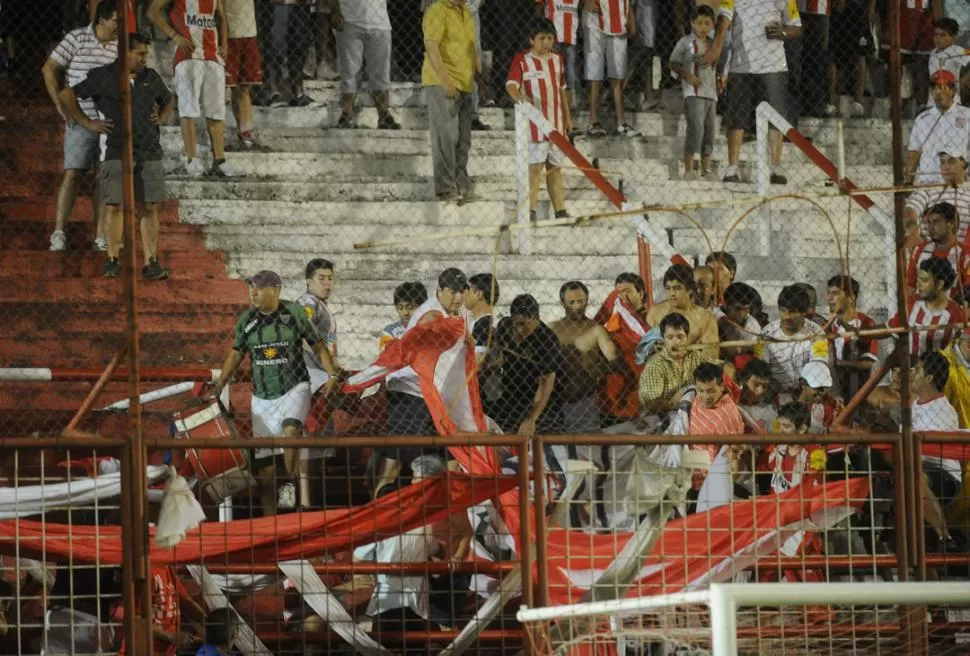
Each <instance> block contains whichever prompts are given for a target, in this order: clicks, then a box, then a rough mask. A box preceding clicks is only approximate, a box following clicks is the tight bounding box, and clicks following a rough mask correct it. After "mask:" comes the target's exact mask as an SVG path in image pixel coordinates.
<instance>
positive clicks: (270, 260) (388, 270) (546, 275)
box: [229, 250, 664, 304]
mask: <svg viewBox="0 0 970 656" xmlns="http://www.w3.org/2000/svg"><path fill="white" fill-rule="evenodd" d="M308 259H309V257H308V255H306V254H303V253H297V252H294V251H275V252H274V251H265V250H252V251H238V252H235V253H231V254H229V268H230V275H231V276H237V277H243V276H245V275H246V274H247V273H248V272H251V271H259V270H261V269H270V270H273V271H276V272H278V273H279V274H280V275H281V276H282V277H283V278H284V284H286V287H287V291H288V292H289V293H290V294H291V295H292V296H293V297H294V298H295V297H296V296H297V295H298V293H302V292H303V287H304V281H303V280H302V273H301V272H302V271H303V267H304V266H305V265H306V263H307V261H308ZM334 264H335V266H336V276H337V296H336V298H337V299H338V301H339V298H340V296H341V293H342V292H341V289H342V288H343V284H344V281H348V280H353V281H360V282H365V281H366V283H367V284H369V285H377V286H378V287H379V288H380V289H382V290H383V292H382V293H383V294H384V296H383V297H382V299H383V300H380V301H379V303H380V304H385V303H386V304H390V302H391V292H392V291H393V289H394V287H396V286H397V285H398V284H399V283H400V282H403V281H404V280H420V281H422V282H424V283H425V285H426V286H427V287H428V292H429V293H433V292H434V287H435V285H436V281H437V277H438V274H439V273H441V271H442V270H444V269H446V268H448V267H451V266H454V267H458V268H460V269H461V270H462V271H464V272H465V273H466V274H468V275H474V274H476V273H483V272H486V273H487V272H491V271H492V269H493V258H492V257H491V256H490V255H488V254H485V253H471V254H464V253H445V254H440V255H432V254H429V255H426V256H423V257H420V258H411V259H409V260H407V261H406V262H405V263H403V264H404V266H402V260H401V256H400V255H399V254H397V253H387V252H383V253H382V252H379V251H360V252H359V253H357V254H355V255H353V256H351V257H343V258H334ZM663 266H664V260H663V259H662V258H660V257H655V258H654V268H655V270H656V269H657V267H663ZM494 267H495V270H496V273H497V276H498V279H499V282H500V284H501V282H502V281H503V280H506V279H508V280H541V279H548V280H559V279H560V278H562V277H564V276H565V275H572V276H573V277H575V278H578V279H580V280H587V279H608V280H613V279H614V278H615V277H616V275H617V274H619V273H621V272H623V271H633V270H636V261H635V260H631V259H630V258H629V257H628V256H626V255H598V256H595V257H590V256H588V255H585V254H577V253H570V254H566V255H544V254H537V255H530V256H521V255H505V254H503V255H499V256H498V257H497V258H494ZM502 293H503V294H504V292H502ZM557 293H558V292H557Z"/></svg>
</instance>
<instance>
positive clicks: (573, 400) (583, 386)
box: [549, 280, 619, 433]
mask: <svg viewBox="0 0 970 656" xmlns="http://www.w3.org/2000/svg"><path fill="white" fill-rule="evenodd" d="M559 300H560V302H561V303H562V308H563V311H564V312H565V315H566V316H565V317H563V318H562V319H559V320H558V321H553V322H552V323H550V324H549V327H550V328H552V330H553V332H554V333H556V337H558V338H559V343H560V344H561V345H562V356H563V358H562V373H563V380H562V396H563V428H564V432H566V433H589V432H592V431H596V430H599V428H600V413H599V407H598V406H597V404H596V388H597V387H599V384H600V381H601V379H602V378H603V375H604V374H605V373H606V372H607V371H609V370H610V369H611V368H612V367H613V366H615V364H616V363H617V362H619V359H618V358H619V354H618V353H617V350H616V344H614V343H613V340H612V339H610V334H609V333H608V332H606V328H604V327H603V326H601V325H599V324H598V323H596V322H595V321H594V320H592V319H590V318H588V317H587V316H586V306H587V304H588V303H589V289H587V288H586V285H584V284H583V283H581V282H579V281H578V280H573V281H570V282H567V283H566V284H564V285H563V286H562V287H561V288H560V289H559Z"/></svg>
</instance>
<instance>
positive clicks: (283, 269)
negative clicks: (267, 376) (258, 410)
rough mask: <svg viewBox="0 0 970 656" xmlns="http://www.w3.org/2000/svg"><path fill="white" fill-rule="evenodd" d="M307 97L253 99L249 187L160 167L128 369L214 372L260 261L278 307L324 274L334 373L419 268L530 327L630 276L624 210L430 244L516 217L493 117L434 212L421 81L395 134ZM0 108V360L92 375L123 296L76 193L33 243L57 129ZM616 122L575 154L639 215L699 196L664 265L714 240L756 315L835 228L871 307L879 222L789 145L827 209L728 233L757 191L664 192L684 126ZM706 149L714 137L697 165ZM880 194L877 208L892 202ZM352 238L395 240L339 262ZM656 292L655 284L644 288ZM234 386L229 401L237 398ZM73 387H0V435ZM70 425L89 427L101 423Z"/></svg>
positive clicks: (576, 197) (574, 195)
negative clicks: (526, 312)
mask: <svg viewBox="0 0 970 656" xmlns="http://www.w3.org/2000/svg"><path fill="white" fill-rule="evenodd" d="M309 90H310V93H311V95H313V96H314V97H316V98H317V99H318V100H321V101H323V103H324V106H323V107H320V108H315V109H311V108H305V109H290V108H283V109H268V108H257V111H256V121H255V122H256V125H257V129H258V131H259V136H260V138H261V140H262V141H263V142H264V143H266V144H267V145H268V146H270V147H271V148H272V149H273V151H274V152H272V153H267V154H253V153H232V154H231V155H230V161H231V162H232V164H233V165H234V166H236V167H237V168H239V169H240V170H241V171H243V172H244V173H245V174H246V177H243V178H239V179H234V180H217V179H210V178H203V179H193V178H188V177H184V176H179V175H178V174H173V175H172V176H171V178H170V180H169V188H170V191H171V194H172V197H173V199H176V200H173V201H172V202H170V203H166V204H165V207H164V210H163V227H162V236H161V259H162V261H163V263H164V264H165V265H166V266H168V267H169V268H170V269H171V271H172V279H171V280H169V281H167V282H163V283H155V284H146V285H144V286H142V288H141V293H142V299H143V302H142V303H141V306H140V310H141V312H142V318H141V328H142V330H143V331H144V335H143V338H142V345H143V351H144V359H143V364H144V365H146V366H156V367H176V366H204V367H218V366H219V365H220V363H221V360H222V357H223V355H224V353H225V350H226V348H227V347H228V345H229V340H230V333H231V328H232V325H233V321H234V319H235V317H236V316H237V314H238V312H239V311H240V310H241V309H242V307H244V306H245V304H246V294H245V289H244V286H243V285H242V283H241V282H240V279H241V278H243V277H244V276H245V275H247V274H250V273H252V272H254V271H256V270H259V269H263V268H269V269H274V270H276V271H278V272H279V273H280V274H281V275H282V276H283V278H284V281H285V290H284V295H285V296H287V297H290V298H294V297H295V296H297V295H298V294H299V293H301V292H302V290H303V284H304V283H303V280H302V277H303V276H302V271H303V266H304V265H305V263H306V262H307V261H308V260H309V259H310V258H312V257H320V256H322V257H327V258H329V259H332V260H333V261H334V262H335V263H336V267H337V280H338V282H337V288H336V293H335V295H334V298H333V308H334V311H335V314H336V317H337V321H338V325H339V330H340V353H341V359H342V361H343V363H344V365H345V366H350V367H359V366H362V365H364V364H366V363H368V362H369V361H370V360H372V359H373V357H374V356H375V355H376V353H377V340H376V335H377V333H378V332H379V330H380V329H381V328H382V327H383V326H384V325H386V324H387V323H390V322H391V321H393V320H395V319H396V317H395V315H394V312H393V309H392V308H391V293H392V291H393V289H394V287H395V286H396V285H397V284H398V283H400V282H401V281H404V280H421V281H423V282H425V284H426V285H427V286H428V288H429V291H430V292H431V293H433V291H434V286H435V285H434V281H435V279H436V276H437V273H438V272H439V271H440V270H441V269H443V268H445V267H447V266H458V267H461V268H462V269H463V270H465V271H466V272H467V273H468V274H469V275H470V274H473V273H478V272H491V271H494V272H495V273H496V275H497V276H498V279H499V281H500V284H501V292H502V299H501V302H500V304H499V305H500V309H503V310H504V308H505V306H506V305H507V303H508V302H509V301H511V299H512V298H513V297H514V296H515V295H516V294H519V293H524V292H529V293H532V294H533V295H534V296H536V298H537V299H538V300H539V302H540V304H541V306H542V311H543V317H544V318H546V319H552V318H555V317H556V316H558V315H559V309H558V289H559V286H560V285H561V284H562V282H564V281H565V280H567V279H580V280H583V281H585V282H586V283H587V284H588V285H589V286H590V289H591V291H592V298H591V301H590V306H591V309H595V307H596V306H597V305H598V304H599V303H600V302H601V301H602V299H603V298H604V296H605V295H606V293H607V292H608V291H609V289H610V288H611V287H612V281H613V279H614V277H615V276H616V274H618V273H619V272H621V271H635V270H636V269H637V260H636V252H637V251H636V231H635V229H634V227H633V225H632V223H631V221H630V220H629V219H625V218H624V219H618V220H612V221H603V222H598V223H595V224H593V225H591V226H587V227H581V228H562V227H560V228H547V229H542V230H536V231H532V232H531V233H529V234H528V235H527V237H525V240H526V241H527V245H528V253H529V254H528V255H523V254H520V250H519V241H518V239H514V240H513V239H509V238H508V236H507V235H506V236H505V237H503V238H501V239H497V238H496V237H495V236H494V235H474V236H447V235H444V236H442V235H443V233H453V232H461V231H467V230H470V229H480V228H483V227H497V226H500V225H502V224H508V223H512V222H515V221H516V220H517V219H516V204H515V199H516V179H515V154H514V137H513V132H512V127H513V119H512V113H511V112H510V111H504V110H501V109H485V110H484V111H483V115H482V118H483V120H484V121H485V122H486V123H488V124H490V125H491V126H492V128H493V130H492V131H491V132H476V133H474V134H473V139H472V154H471V162H470V166H469V168H470V172H471V174H472V175H473V176H474V178H475V180H476V191H477V193H478V195H479V196H480V199H479V200H477V201H476V202H472V203H469V204H466V205H464V206H461V207H459V206H455V205H445V204H442V203H439V202H437V201H435V200H433V194H432V188H431V181H430V175H431V161H430V156H429V154H428V141H427V140H428V137H427V113H426V111H425V109H424V108H423V106H422V102H423V100H422V93H421V91H420V88H418V87H416V86H415V85H413V84H399V85H396V86H395V88H394V90H393V92H392V102H393V103H394V105H395V109H394V111H395V115H396V116H397V118H398V120H399V121H400V122H401V123H402V125H403V126H404V129H403V130H401V131H400V132H384V131H377V130H374V129H367V128H364V129H358V130H353V131H337V130H334V129H326V128H324V129H322V128H321V126H328V125H331V124H333V123H334V122H335V120H336V117H337V114H338V111H339V110H338V109H337V105H336V101H337V91H336V88H335V85H334V84H332V83H310V84H309ZM361 101H362V106H361V107H360V110H359V113H358V120H359V123H360V124H361V125H362V126H373V125H375V123H376V114H375V111H374V109H373V108H372V107H370V106H369V104H370V102H369V97H368V96H367V94H366V93H364V94H362V96H361ZM668 104H669V105H671V106H672V107H675V106H676V104H677V103H676V102H669V103H668ZM0 109H2V111H0V115H4V116H6V121H5V122H4V123H0V224H2V229H0V240H2V241H0V265H2V266H0V283H2V284H3V288H4V289H5V292H6V293H5V294H4V295H3V298H0V313H2V316H3V317H4V319H5V323H6V324H7V331H6V333H7V335H8V336H9V337H11V339H5V340H3V341H2V343H3V345H2V346H0V366H5V367H12V366H18V367H23V366H33V367H52V366H59V367H86V368H91V367H102V366H104V364H106V362H107V361H108V359H109V358H110V357H111V355H112V354H113V353H114V351H115V350H116V349H117V348H118V346H120V344H121V339H122V338H121V331H122V329H123V325H124V323H123V320H124V318H123V314H124V313H123V307H122V306H121V304H120V300H119V299H120V294H121V283H120V282H119V281H116V280H115V281H112V280H103V279H101V278H100V273H101V267H102V262H103V259H102V256H101V254H95V253H91V252H90V251H88V250H86V249H87V245H88V244H89V243H90V240H91V238H92V236H93V225H92V223H91V221H90V204H89V203H88V202H87V201H86V200H84V199H81V200H80V201H79V202H78V204H77V206H76V208H75V211H74V215H73V216H72V218H71V222H70V224H69V226H68V231H67V232H68V239H69V242H70V246H71V250H69V251H67V252H66V253H50V252H49V251H48V250H47V247H48V236H49V234H50V230H51V225H52V221H53V215H54V202H55V197H56V193H57V187H58V184H59V181H60V166H61V145H60V143H61V123H60V121H59V119H58V118H57V116H56V114H55V113H54V111H53V109H52V108H50V107H49V105H48V103H46V102H44V101H38V102H35V103H28V104H26V105H25V104H23V103H14V102H4V103H2V108H0ZM629 120H630V121H631V122H632V123H633V124H634V125H635V126H636V127H637V128H638V129H640V130H641V131H642V132H643V134H644V136H643V137H642V138H639V139H633V140H627V139H619V138H605V139H600V140H595V141H590V140H587V139H585V138H581V139H580V140H579V141H578V143H577V146H578V147H579V149H580V150H581V151H582V152H583V153H584V154H586V155H587V157H589V158H590V159H593V158H597V159H598V162H599V166H600V168H601V169H602V171H603V172H604V174H605V175H606V176H607V177H608V178H609V179H611V180H612V181H613V182H614V183H616V184H621V185H622V187H623V189H624V191H625V192H626V193H628V194H629V195H630V196H631V197H636V198H638V199H639V200H640V201H642V202H643V203H645V204H649V205H653V206H668V207H681V206H684V205H686V204H698V203H701V204H707V205H706V206H703V207H699V208H695V209H691V210H688V211H687V214H688V215H689V218H687V217H685V216H683V215H681V214H678V213H675V212H657V211H654V212H651V213H650V216H649V220H650V222H651V224H653V225H654V226H655V227H656V229H657V234H659V235H662V236H663V237H664V238H665V239H666V240H667V242H668V244H669V246H670V247H671V248H672V249H673V250H674V251H675V252H678V253H681V254H683V255H685V256H687V257H689V258H691V257H697V258H700V259H703V257H704V256H705V255H706V253H707V252H708V251H709V250H711V249H714V250H717V249H721V248H726V249H727V250H729V251H731V252H732V253H734V254H735V255H736V256H737V257H738V260H739V263H740V270H739V279H742V280H746V281H748V282H750V283H751V284H753V285H754V286H755V287H757V288H758V289H759V290H760V291H761V293H762V295H763V297H764V299H765V302H766V304H767V305H768V306H772V305H773V304H774V299H775V298H776V296H777V293H778V291H779V289H780V288H781V286H783V285H784V284H788V283H790V282H793V281H798V280H800V281H807V282H809V283H812V284H814V285H815V286H816V287H819V288H821V287H822V286H823V285H824V281H825V280H827V278H828V277H829V276H831V275H834V274H835V273H837V272H839V270H840V259H839V253H840V248H839V247H837V246H836V241H835V238H834V236H833V235H834V233H837V234H838V235H839V239H840V241H841V248H842V249H843V250H844V248H845V244H846V241H847V239H846V237H847V236H849V237H850V239H849V247H848V253H849V260H848V270H849V272H851V273H852V274H853V275H854V276H856V277H857V278H859V279H860V280H861V281H862V283H863V290H864V295H865V296H864V299H863V303H864V305H865V303H866V299H867V298H868V299H870V304H869V306H868V308H869V309H871V304H872V302H874V299H876V298H880V297H881V296H882V295H883V294H884V293H885V266H884V261H885V257H886V254H885V253H884V252H883V248H882V233H881V231H880V229H878V228H877V227H875V226H874V223H873V222H872V221H871V220H870V219H869V218H868V217H866V215H865V213H864V212H862V211H861V210H860V209H859V208H858V207H855V206H851V211H850V203H849V201H848V200H847V199H846V198H845V197H841V198H839V197H834V192H835V189H834V188H833V187H830V186H826V180H825V178H824V176H823V174H822V173H821V171H819V170H818V169H817V168H816V167H815V166H814V165H812V164H811V163H810V162H809V161H808V159H807V158H805V157H804V156H802V155H801V154H800V153H798V152H797V151H795V150H794V149H793V147H792V146H790V145H786V155H785V167H786V169H787V171H788V175H789V180H790V183H789V184H788V185H787V186H785V187H778V188H776V191H777V192H778V193H785V194H792V195H797V194H803V195H808V196H817V195H818V194H830V195H833V197H829V198H815V202H816V203H818V205H819V206H820V207H821V208H822V209H823V210H824V211H825V212H826V213H827V216H825V215H823V214H822V213H821V212H820V211H819V210H818V209H816V208H815V207H813V206H812V205H810V204H808V203H806V202H805V201H804V200H791V199H788V200H783V201H777V202H774V203H771V204H769V205H767V206H764V207H762V208H760V209H758V210H756V211H754V212H752V213H751V216H749V217H748V218H747V219H746V220H745V221H743V222H741V223H739V224H738V225H737V226H736V227H735V228H734V229H733V231H732V224H734V223H736V222H737V220H738V218H739V217H740V216H741V215H742V214H743V213H744V212H745V211H747V210H748V209H749V208H750V207H752V205H753V204H754V203H755V202H756V200H757V199H756V198H755V196H756V190H755V186H754V185H753V184H751V183H743V184H735V185H724V184H722V183H721V182H719V181H695V182H685V181H683V180H681V172H680V169H679V164H678V161H679V160H680V151H681V143H682V138H683V133H684V128H685V126H684V122H683V120H682V118H681V116H680V115H679V114H678V113H676V112H674V111H670V108H667V109H665V110H664V111H663V112H661V113H631V114H630V118H629ZM586 121H587V119H586V116H585V114H584V113H581V114H580V115H579V116H578V117H577V118H576V124H577V125H578V126H585V125H586ZM801 128H802V131H803V132H804V133H805V134H806V135H807V136H809V137H811V138H813V139H814V143H815V144H816V145H817V146H818V147H819V148H820V149H822V150H823V151H824V152H826V153H827V154H828V155H829V156H830V157H832V158H833V159H834V157H835V148H836V146H835V135H836V129H835V122H834V121H831V120H804V121H802V125H801ZM200 132H201V131H200ZM845 134H846V163H847V173H848V175H849V176H850V177H851V178H852V179H854V180H855V181H856V182H857V183H859V184H861V185H888V184H890V182H891V150H890V145H889V144H890V141H889V139H890V127H889V124H888V122H886V121H884V120H879V119H860V120H849V121H846V129H845ZM200 136H201V135H200ZM163 143H164V146H165V149H166V165H167V166H168V168H169V169H174V168H175V167H176V165H177V162H178V157H179V155H180V153H181V139H180V137H179V133H178V128H176V127H165V128H163ZM205 147H206V146H205V138H204V137H203V138H202V144H201V149H202V150H205ZM746 149H751V150H752V152H748V153H746V158H747V159H748V160H749V161H750V160H752V159H753V145H748V146H746ZM724 157H725V143H724V139H723V137H719V138H718V141H717V146H716V150H715V159H717V160H718V161H721V160H723V159H724ZM749 169H750V167H748V168H747V169H746V170H749ZM566 186H567V204H568V207H569V210H570V212H571V213H572V214H573V215H574V216H577V215H582V214H590V213H597V212H606V211H610V210H611V209H612V208H611V206H610V205H609V204H608V203H607V202H606V201H605V200H604V199H603V197H602V195H601V194H600V193H599V192H598V191H596V190H595V188H593V186H592V185H591V184H590V183H589V182H588V181H587V180H586V179H585V177H584V176H583V175H582V173H581V172H580V171H578V170H575V169H569V170H567V171H566ZM540 198H541V201H540V208H539V214H540V218H546V217H548V216H550V214H551V212H550V209H549V207H548V203H547V202H546V200H545V199H546V195H545V192H543V194H542V195H541V197H540ZM877 201H878V202H879V204H880V205H881V206H883V207H885V208H886V209H888V208H889V198H888V197H885V198H882V197H880V198H878V199H877ZM830 221H831V224H830ZM729 232H730V237H729V238H728V239H727V241H726V242H725V239H726V238H727V237H728V235H729ZM370 240H381V241H393V242H395V245H394V246H391V247H384V248H374V249H366V250H360V249H355V244H359V243H361V242H366V241H370ZM657 246H658V247H657V248H655V249H654V253H655V257H654V261H653V270H654V273H655V275H656V276H660V275H662V273H663V271H664V269H665V268H666V265H667V262H666V260H665V259H664V258H663V257H662V256H660V255H656V253H658V252H659V251H660V250H661V249H660V248H659V246H660V245H657ZM655 287H656V289H658V290H659V289H660V285H659V281H655ZM876 314H877V315H878V314H879V311H878V310H877V311H876ZM239 387H240V389H239V400H240V401H243V400H244V399H245V396H246V395H245V390H243V389H242V387H243V386H239ZM87 389H89V385H88V384H57V385H41V384H34V385H22V384H21V385H13V384H0V435H3V434H6V435H13V434H27V433H29V432H31V431H35V430H36V431H42V432H45V433H46V432H56V431H57V430H59V429H60V428H62V427H63V426H64V424H66V421H67V419H68V418H69V417H70V415H71V412H72V410H73V409H74V408H76V407H77V405H78V404H79V403H80V400H81V399H82V398H83V396H84V394H86V391H87ZM108 392H109V394H108V398H107V399H106V400H107V401H110V400H113V398H112V397H114V398H117V397H119V396H120V395H121V393H122V392H121V388H120V386H114V385H113V386H111V387H109V390H108ZM170 411H171V408H170V407H168V406H166V405H165V404H161V405H158V406H151V412H150V413H149V417H150V418H152V420H153V421H155V422H156V423H155V424H153V429H152V430H154V431H163V430H165V431H167V416H168V413H169V412H170ZM88 427H89V428H92V429H98V427H99V423H98V420H97V418H92V420H91V425H90V426H88Z"/></svg>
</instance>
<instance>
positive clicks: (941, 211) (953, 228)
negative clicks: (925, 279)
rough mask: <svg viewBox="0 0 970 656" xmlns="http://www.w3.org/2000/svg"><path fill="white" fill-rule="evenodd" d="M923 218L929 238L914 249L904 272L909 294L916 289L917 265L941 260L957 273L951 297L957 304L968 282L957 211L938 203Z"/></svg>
mask: <svg viewBox="0 0 970 656" xmlns="http://www.w3.org/2000/svg"><path fill="white" fill-rule="evenodd" d="M926 218H927V224H928V225H929V237H930V238H929V239H928V240H926V241H924V242H923V243H922V244H920V245H919V247H918V248H916V249H915V250H914V252H913V255H912V258H911V259H910V261H909V269H908V270H907V272H906V285H907V287H908V288H909V290H910V293H912V291H913V290H914V289H915V288H916V277H917V273H916V272H917V269H918V267H919V265H920V264H921V263H922V262H925V261H926V260H927V259H929V258H931V257H941V258H944V259H945V260H947V261H948V262H949V263H950V265H951V266H952V267H953V270H954V272H955V273H956V276H957V277H956V282H955V283H954V286H953V289H952V290H951V292H950V295H951V296H952V297H953V299H954V300H955V301H957V302H960V301H962V299H963V289H964V287H965V286H966V285H967V283H968V282H970V277H968V276H970V253H968V252H967V250H966V249H965V248H963V246H961V245H960V244H959V243H957V226H958V225H959V222H960V220H959V217H957V210H956V208H955V207H954V206H953V205H951V204H950V203H939V204H938V205H934V206H933V207H931V208H930V209H929V211H927V213H926Z"/></svg>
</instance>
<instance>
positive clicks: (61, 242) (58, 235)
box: [51, 230, 67, 253]
mask: <svg viewBox="0 0 970 656" xmlns="http://www.w3.org/2000/svg"><path fill="white" fill-rule="evenodd" d="M66 248H67V235H65V234H64V231H63V230H55V231H54V232H53V234H51V250H52V251H54V252H55V253H58V252H60V251H63V250H64V249H66Z"/></svg>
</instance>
